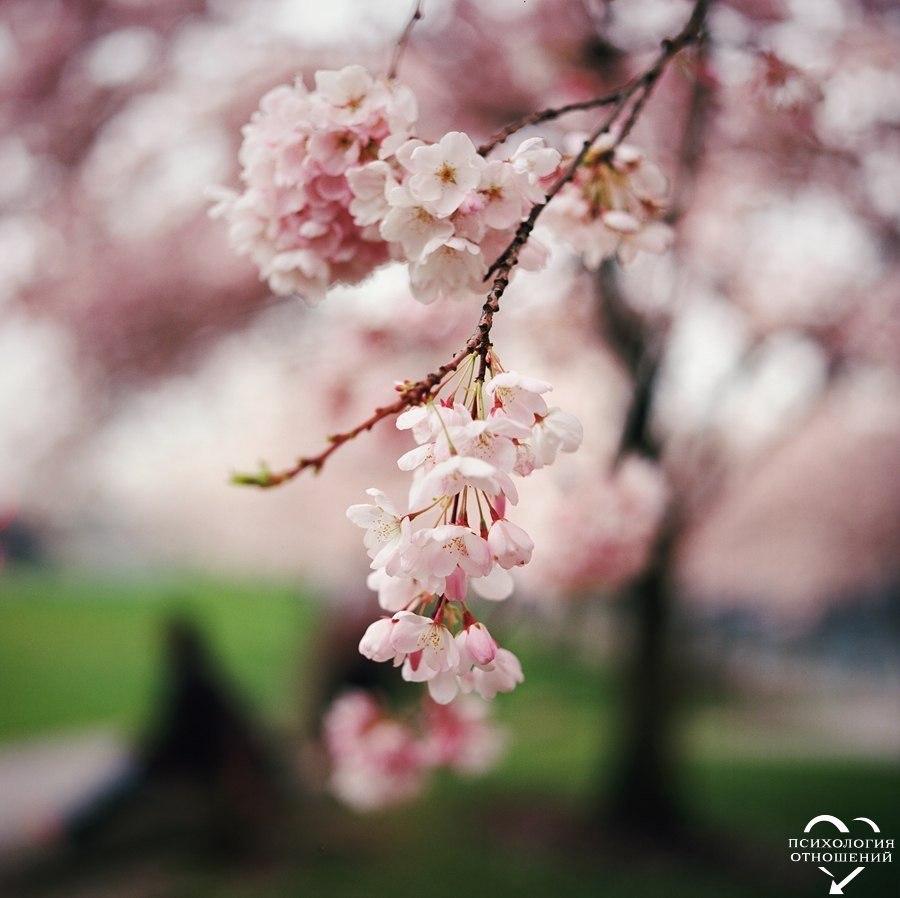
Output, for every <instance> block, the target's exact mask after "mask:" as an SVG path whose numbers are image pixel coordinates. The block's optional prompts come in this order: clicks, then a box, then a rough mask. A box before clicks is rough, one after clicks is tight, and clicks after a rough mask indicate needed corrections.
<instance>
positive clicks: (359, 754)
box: [323, 692, 427, 811]
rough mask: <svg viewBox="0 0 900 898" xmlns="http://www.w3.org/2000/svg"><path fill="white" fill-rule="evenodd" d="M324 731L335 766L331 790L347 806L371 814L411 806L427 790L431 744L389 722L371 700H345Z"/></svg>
mask: <svg viewBox="0 0 900 898" xmlns="http://www.w3.org/2000/svg"><path fill="white" fill-rule="evenodd" d="M323 729H324V739H325V745H326V747H327V748H328V751H329V754H330V756H331V762H332V771H331V777H330V779H329V788H330V789H331V791H332V792H334V794H335V795H336V796H337V797H338V798H339V799H340V800H341V801H343V802H345V803H346V804H348V805H350V806H351V807H354V808H356V809H358V810H364V811H369V810H375V809H378V808H384V807H388V806H390V805H394V804H400V803H402V802H405V801H408V800H410V799H411V798H413V797H414V796H415V795H417V794H418V793H419V792H420V790H421V789H422V786H423V785H424V774H425V772H426V770H427V764H426V757H427V756H426V753H425V745H424V744H423V743H422V742H421V741H420V740H419V739H418V738H417V737H416V735H415V733H414V732H413V731H412V730H411V729H409V728H408V727H406V726H403V725H402V724H400V723H398V722H397V721H394V720H390V719H388V718H386V717H384V716H383V715H382V713H381V711H380V710H379V708H378V707H377V705H376V704H375V702H374V701H373V700H372V699H371V698H370V697H369V696H366V695H364V694H362V693H359V692H354V693H349V694H347V695H344V696H341V697H339V698H338V699H337V700H336V701H335V702H334V704H333V705H332V706H331V708H330V709H329V711H328V713H327V714H326V715H325V719H324V722H323Z"/></svg>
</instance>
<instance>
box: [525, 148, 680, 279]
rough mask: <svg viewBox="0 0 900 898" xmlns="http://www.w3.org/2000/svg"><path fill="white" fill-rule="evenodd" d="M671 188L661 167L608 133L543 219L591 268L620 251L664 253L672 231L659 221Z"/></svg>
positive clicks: (626, 258)
mask: <svg viewBox="0 0 900 898" xmlns="http://www.w3.org/2000/svg"><path fill="white" fill-rule="evenodd" d="M667 190H668V185H667V183H666V179H665V177H664V176H663V174H662V172H661V171H660V170H659V168H658V167H657V166H656V165H654V164H653V163H652V162H650V161H648V160H647V159H645V158H644V156H643V154H642V153H641V152H640V151H639V150H637V149H635V148H634V147H631V146H628V145H627V144H621V145H620V146H615V145H614V143H613V139H612V137H609V136H607V137H606V138H602V139H601V140H599V141H598V142H597V143H596V144H595V145H594V147H593V148H592V149H591V151H590V153H589V154H588V156H587V158H586V159H585V161H584V164H583V165H581V166H579V167H578V170H577V171H576V172H575V176H574V177H573V178H572V180H571V181H570V182H569V183H568V184H566V185H565V186H564V187H563V188H562V190H560V192H559V193H558V194H557V196H556V197H554V200H553V202H552V203H551V204H549V205H548V206H547V211H546V213H545V214H544V216H543V219H542V221H543V222H544V223H545V224H547V225H548V226H549V227H550V228H551V230H552V231H553V232H554V233H555V234H556V235H557V236H558V237H560V238H561V239H562V240H564V241H566V242H567V243H568V244H569V245H570V246H572V248H573V249H575V250H576V252H578V253H580V254H581V256H582V258H583V260H584V264H585V265H586V266H587V267H588V268H591V269H596V268H598V267H599V266H600V263H601V262H602V261H603V260H604V259H607V258H610V257H612V256H616V255H618V257H619V258H620V259H621V260H622V261H623V262H630V261H631V260H632V259H633V258H634V257H635V256H636V255H637V253H638V251H640V250H643V251H644V252H650V253H656V254H660V253H663V252H665V251H666V250H667V249H668V248H669V246H670V245H671V242H672V230H671V228H670V227H669V226H668V225H667V224H664V223H663V222H662V221H660V220H659V219H660V216H661V215H662V212H663V211H664V209H665V200H666V193H667Z"/></svg>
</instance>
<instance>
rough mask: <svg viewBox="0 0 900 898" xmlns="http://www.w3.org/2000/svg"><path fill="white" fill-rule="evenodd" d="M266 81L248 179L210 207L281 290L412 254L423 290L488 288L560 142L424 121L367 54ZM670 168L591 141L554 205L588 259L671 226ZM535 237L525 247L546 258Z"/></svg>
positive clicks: (557, 221)
mask: <svg viewBox="0 0 900 898" xmlns="http://www.w3.org/2000/svg"><path fill="white" fill-rule="evenodd" d="M315 84H316V87H315V90H313V91H309V90H307V88H306V87H305V85H304V84H303V81H302V80H300V79H298V80H297V81H296V82H295V83H294V84H293V85H282V86H280V87H276V88H274V89H273V90H271V91H269V93H267V94H266V95H265V96H264V97H263V99H262V101H261V103H260V107H259V109H258V110H257V111H256V112H255V113H254V114H253V117H252V119H251V121H250V123H249V124H248V125H246V126H245V127H244V129H243V135H244V140H243V143H242V145H241V150H240V161H241V165H242V170H241V180H242V181H243V190H242V191H241V192H240V193H238V192H236V191H234V190H230V189H227V188H217V189H216V190H214V191H213V194H212V195H213V197H214V198H215V199H217V200H218V202H217V203H216V205H215V206H214V207H213V209H212V210H211V214H212V215H213V216H216V217H221V218H224V219H225V220H226V221H227V222H228V224H229V236H230V239H231V242H232V244H233V245H234V247H235V249H236V250H237V251H238V253H240V254H242V255H247V256H250V258H251V259H252V260H253V262H254V263H255V264H256V266H257V267H258V268H259V270H260V274H261V277H263V278H264V279H265V280H267V281H268V284H269V287H270V288H271V289H272V291H273V292H275V293H277V294H282V295H287V294H292V293H296V294H298V295H300V296H302V297H303V298H304V299H305V300H307V301H308V302H311V303H315V302H317V301H318V300H319V299H321V298H322V297H323V296H324V294H325V292H326V290H327V289H328V287H329V286H330V285H331V284H334V283H346V284H354V283H357V282H359V281H360V280H362V279H363V278H365V277H366V276H367V275H368V274H370V273H371V272H372V271H373V270H374V269H375V268H377V267H378V266H380V265H382V264H384V263H386V262H388V261H391V260H397V261H402V262H405V263H407V264H408V266H409V274H410V287H411V289H412V292H413V295H414V296H415V297H416V298H417V299H419V300H420V301H421V302H424V303H430V302H433V301H434V300H436V299H440V298H445V297H449V298H455V299H461V298H466V297H469V296H472V295H473V294H481V293H483V292H484V288H483V282H484V277H485V275H486V273H487V271H488V270H489V268H490V265H491V264H492V263H493V262H494V261H495V260H496V259H497V258H498V257H499V256H500V255H501V254H502V252H503V250H504V249H505V248H506V247H507V246H508V245H509V243H510V241H511V240H512V238H513V236H514V234H515V231H516V228H517V227H518V226H519V224H520V223H521V222H522V221H523V220H524V219H526V218H527V216H528V214H529V212H530V211H531V209H532V208H533V207H534V206H535V205H538V204H541V203H543V202H545V200H546V195H547V189H548V188H549V186H550V185H551V184H552V183H553V182H554V180H555V179H556V178H557V177H558V176H559V174H560V171H561V169H560V165H561V162H562V156H561V155H560V153H559V152H558V151H557V150H555V149H553V148H551V147H547V146H545V145H544V142H543V139H542V138H540V137H531V138H528V139H527V140H524V141H523V142H522V143H521V144H520V145H519V146H518V147H517V148H516V149H515V150H514V151H513V152H512V153H511V154H510V155H509V156H508V157H507V158H505V159H487V158H485V156H483V155H482V154H481V153H479V151H478V150H477V149H476V147H475V145H474V144H473V143H472V141H471V140H470V138H469V137H468V136H467V135H465V134H463V133H462V132H460V131H451V132H449V133H448V134H445V135H444V136H443V137H441V138H440V140H438V141H436V142H433V143H429V142H426V141H424V140H421V139H419V138H418V137H417V136H416V135H415V129H414V124H415V121H416V117H417V106H416V99H415V96H414V95H413V93H412V92H411V91H410V90H409V89H408V88H406V87H404V86H402V85H400V84H398V83H396V82H395V81H392V80H386V79H376V78H373V77H372V76H371V75H370V74H369V73H368V72H367V71H366V70H365V69H363V68H362V67H361V66H356V65H353V66H347V67H346V68H344V69H341V70H339V71H319V72H316V74H315ZM664 193H665V179H664V178H663V177H662V175H661V174H660V172H659V170H658V169H657V168H656V167H655V166H654V165H652V164H651V163H649V162H647V161H646V160H644V158H643V157H642V156H641V154H640V153H639V152H638V151H637V150H634V149H633V148H631V147H626V146H618V147H616V146H615V144H614V141H613V140H612V139H611V138H609V137H607V138H606V139H605V143H604V139H601V140H600V141H598V143H597V144H596V146H595V147H594V148H593V149H592V151H591V152H590V154H589V155H588V158H587V159H586V160H585V162H584V164H582V165H581V166H579V169H578V171H577V172H576V174H575V177H574V179H573V180H572V181H571V182H570V183H569V184H567V185H565V187H564V188H563V189H562V190H561V191H560V192H559V194H558V195H557V196H556V197H554V202H553V204H552V205H550V206H548V214H547V215H546V216H545V219H544V220H545V221H547V222H548V223H549V224H551V226H552V227H553V228H554V229H555V230H557V231H558V232H559V234H560V236H562V237H563V238H564V239H566V240H568V241H569V242H570V243H571V244H572V245H573V246H574V247H575V248H576V249H577V250H578V251H579V252H582V253H583V254H584V256H585V261H586V263H587V264H588V265H589V266H590V267H596V266H597V265H599V263H600V261H601V260H602V259H603V258H605V257H607V256H610V255H613V254H615V253H616V252H618V254H619V255H620V256H621V257H622V258H623V259H627V258H630V257H631V256H633V255H634V253H635V252H636V251H637V250H638V249H645V250H649V251H651V252H662V251H663V250H664V249H665V248H666V247H667V246H668V242H669V230H668V228H667V227H666V226H665V225H663V224H661V223H659V222H658V221H655V218H656V217H658V214H659V212H660V210H661V208H662V197H663V195H664ZM545 258H546V250H545V248H544V247H543V246H541V245H540V244H539V243H538V242H537V241H536V240H535V239H534V238H533V237H532V238H531V239H530V240H529V241H528V243H526V244H525V246H524V247H523V249H522V251H521V252H520V254H519V258H518V264H519V266H520V267H522V268H525V269H534V268H539V267H541V265H543V263H544V261H545Z"/></svg>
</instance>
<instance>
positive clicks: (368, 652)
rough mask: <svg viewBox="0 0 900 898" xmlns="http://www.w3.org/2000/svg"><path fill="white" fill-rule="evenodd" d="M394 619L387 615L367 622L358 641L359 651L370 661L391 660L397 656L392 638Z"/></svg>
mask: <svg viewBox="0 0 900 898" xmlns="http://www.w3.org/2000/svg"><path fill="white" fill-rule="evenodd" d="M393 631H394V621H393V620H392V619H391V618H389V617H380V618H378V620H377V621H375V622H374V623H371V624H369V626H368V628H367V629H366V632H365V633H363V637H362V639H361V640H360V641H359V653H360V654H361V655H363V656H364V657H366V658H368V659H369V660H370V661H392V660H393V659H394V658H396V656H397V650H396V649H395V648H394V645H393V642H392V639H393Z"/></svg>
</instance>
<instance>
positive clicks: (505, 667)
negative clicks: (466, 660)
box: [462, 648, 525, 701]
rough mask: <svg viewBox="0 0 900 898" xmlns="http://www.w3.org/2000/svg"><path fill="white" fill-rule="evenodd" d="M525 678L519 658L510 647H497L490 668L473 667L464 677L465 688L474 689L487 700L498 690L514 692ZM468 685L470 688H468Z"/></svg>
mask: <svg viewBox="0 0 900 898" xmlns="http://www.w3.org/2000/svg"><path fill="white" fill-rule="evenodd" d="M524 680H525V677H524V675H523V674H522V665H521V664H520V663H519V659H518V658H517V657H516V656H515V655H514V654H513V653H512V652H510V651H509V650H508V649H500V648H498V649H497V654H496V656H495V657H494V661H493V664H492V666H491V668H490V669H484V668H480V667H475V668H473V669H472V670H471V671H470V672H469V673H468V674H467V675H466V677H465V678H464V679H463V683H462V686H463V689H465V690H466V691H469V689H474V690H475V691H476V692H477V693H478V694H479V695H480V696H481V697H482V698H483V699H484V700H485V701H491V700H492V699H493V698H494V696H496V695H497V693H498V692H512V691H513V689H515V688H516V686H517V685H518V684H519V683H522V682H523V681H524ZM467 687H468V688H467Z"/></svg>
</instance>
